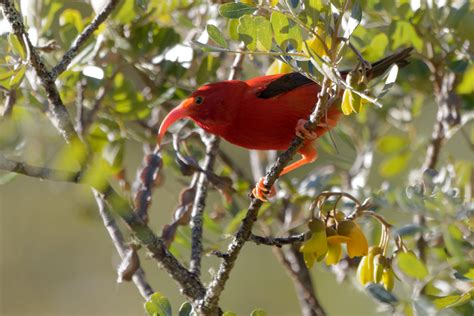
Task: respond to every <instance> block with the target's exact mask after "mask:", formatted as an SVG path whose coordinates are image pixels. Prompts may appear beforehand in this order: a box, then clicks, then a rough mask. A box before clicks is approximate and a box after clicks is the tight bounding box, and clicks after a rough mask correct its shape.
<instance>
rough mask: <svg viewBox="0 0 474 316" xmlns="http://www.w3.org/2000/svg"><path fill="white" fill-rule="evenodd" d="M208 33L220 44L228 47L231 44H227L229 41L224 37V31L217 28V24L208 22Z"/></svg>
mask: <svg viewBox="0 0 474 316" xmlns="http://www.w3.org/2000/svg"><path fill="white" fill-rule="evenodd" d="M206 30H207V34H209V37H210V38H211V39H212V40H213V41H214V42H216V43H217V44H218V45H219V46H222V47H225V48H228V47H229V46H228V45H227V41H226V40H225V38H224V35H222V32H221V31H220V30H219V29H218V28H217V26H215V25H212V24H208V25H207V28H206Z"/></svg>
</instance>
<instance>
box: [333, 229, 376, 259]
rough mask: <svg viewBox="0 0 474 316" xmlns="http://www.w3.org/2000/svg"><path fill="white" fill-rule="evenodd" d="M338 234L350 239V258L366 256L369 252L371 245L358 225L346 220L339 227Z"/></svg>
mask: <svg viewBox="0 0 474 316" xmlns="http://www.w3.org/2000/svg"><path fill="white" fill-rule="evenodd" d="M337 233H338V234H339V235H342V236H346V237H349V240H348V241H347V254H348V256H349V258H353V257H361V256H366V255H367V254H368V252H369V243H368V242H367V239H366V238H365V235H364V233H363V232H362V230H361V229H360V226H359V225H357V223H355V222H353V221H350V220H344V221H341V222H339V224H338V225H337Z"/></svg>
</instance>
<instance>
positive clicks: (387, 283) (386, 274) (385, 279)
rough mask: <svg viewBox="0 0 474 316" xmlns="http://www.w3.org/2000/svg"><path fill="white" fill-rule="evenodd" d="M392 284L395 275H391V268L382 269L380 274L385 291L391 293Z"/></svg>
mask: <svg viewBox="0 0 474 316" xmlns="http://www.w3.org/2000/svg"><path fill="white" fill-rule="evenodd" d="M394 283H395V274H394V273H393V270H392V268H391V267H390V268H387V269H384V270H383V273H382V284H383V287H384V288H385V289H386V290H387V291H389V292H391V291H392V289H393V285H394Z"/></svg>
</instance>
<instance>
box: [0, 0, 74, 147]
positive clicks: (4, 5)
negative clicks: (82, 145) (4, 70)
mask: <svg viewBox="0 0 474 316" xmlns="http://www.w3.org/2000/svg"><path fill="white" fill-rule="evenodd" d="M0 6H1V9H2V12H3V15H4V16H5V17H6V18H7V20H8V22H9V23H10V26H11V28H12V30H13V32H14V34H15V35H16V36H17V37H18V39H19V40H20V42H23V44H24V45H25V49H26V51H27V56H28V57H29V61H30V64H31V65H32V66H33V68H34V69H35V71H36V74H37V76H38V77H39V79H40V82H41V85H42V86H43V88H44V89H45V91H46V95H47V97H48V100H49V107H48V111H47V115H48V116H49V119H50V120H51V122H52V123H53V125H54V127H56V129H57V130H58V131H59V132H60V134H61V135H62V137H63V138H64V139H65V140H66V142H68V143H70V142H71V141H72V140H73V139H75V138H76V137H77V134H76V131H75V130H74V126H73V125H72V122H71V119H70V117H69V113H68V112H67V110H66V107H65V106H64V104H63V101H62V100H61V96H60V94H59V92H58V89H57V87H56V85H55V83H54V79H55V78H54V77H53V76H52V75H51V73H50V72H49V71H48V69H47V68H46V65H45V64H44V62H43V60H42V59H41V57H40V55H39V53H38V51H37V49H36V47H34V46H33V44H32V43H31V41H30V39H29V37H28V34H27V32H26V30H25V26H24V24H23V18H22V16H21V14H20V13H19V12H18V11H17V10H16V8H15V5H14V4H13V2H12V1H10V0H0Z"/></svg>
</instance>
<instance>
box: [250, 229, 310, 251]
mask: <svg viewBox="0 0 474 316" xmlns="http://www.w3.org/2000/svg"><path fill="white" fill-rule="evenodd" d="M305 237H306V233H301V234H298V235H291V236H288V237H263V236H257V235H254V234H251V235H250V239H249V240H250V241H253V242H254V243H256V244H257V245H267V246H276V247H278V248H281V246H283V245H291V244H294V243H300V242H303V241H305Z"/></svg>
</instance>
